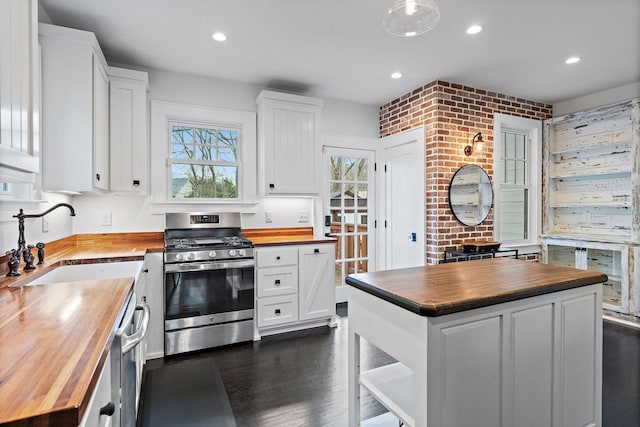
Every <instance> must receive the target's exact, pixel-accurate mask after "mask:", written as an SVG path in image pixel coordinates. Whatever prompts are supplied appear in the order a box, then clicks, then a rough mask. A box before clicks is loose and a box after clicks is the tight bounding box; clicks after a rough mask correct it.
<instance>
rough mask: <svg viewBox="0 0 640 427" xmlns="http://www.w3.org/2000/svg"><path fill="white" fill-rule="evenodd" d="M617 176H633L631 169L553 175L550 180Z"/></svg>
mask: <svg viewBox="0 0 640 427" xmlns="http://www.w3.org/2000/svg"><path fill="white" fill-rule="evenodd" d="M615 175H631V169H629V170H628V171H626V170H625V171H609V172H596V173H584V174H579V173H574V174H566V175H551V176H550V178H551V179H567V178H575V179H580V178H583V179H584V178H587V179H588V178H598V177H601V178H604V177H609V176H615Z"/></svg>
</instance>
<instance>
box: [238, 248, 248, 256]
mask: <svg viewBox="0 0 640 427" xmlns="http://www.w3.org/2000/svg"><path fill="white" fill-rule="evenodd" d="M238 255H240V256H247V250H246V249H240V250H238Z"/></svg>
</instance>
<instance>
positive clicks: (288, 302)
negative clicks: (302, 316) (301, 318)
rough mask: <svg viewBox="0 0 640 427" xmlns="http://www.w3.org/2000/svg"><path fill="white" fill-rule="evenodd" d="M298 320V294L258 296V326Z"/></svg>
mask: <svg viewBox="0 0 640 427" xmlns="http://www.w3.org/2000/svg"><path fill="white" fill-rule="evenodd" d="M297 320H298V294H292V295H285V296H277V297H269V298H258V327H259V328H263V327H266V326H275V325H280V324H283V323H290V322H295V321H297Z"/></svg>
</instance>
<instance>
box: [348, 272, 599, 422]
mask: <svg viewBox="0 0 640 427" xmlns="http://www.w3.org/2000/svg"><path fill="white" fill-rule="evenodd" d="M601 292H602V291H601V285H591V286H585V287H582V288H576V289H570V290H567V291H561V292H557V293H552V294H547V295H541V296H537V297H532V298H527V299H524V300H518V301H514V302H509V303H503V304H498V305H495V306H489V307H484V308H479V309H474V310H469V311H466V312H460V313H454V314H450V315H444V316H440V317H423V316H418V315H416V314H413V313H409V312H408V311H406V310H404V309H402V308H400V307H398V306H395V305H393V304H391V303H388V302H386V301H384V300H382V299H380V298H377V297H374V296H372V295H370V294H367V293H365V292H363V291H360V290H358V289H355V288H349V347H350V348H349V370H350V374H349V376H350V378H349V382H350V385H349V387H350V391H349V407H350V408H349V409H350V411H349V418H350V419H349V421H350V422H349V425H350V426H356V425H362V426H397V425H398V421H402V422H403V423H404V424H403V425H405V426H415V427H425V426H427V425H428V426H431V425H433V426H441V427H467V426H468V427H500V426H504V427H538V426H552V425H553V426H563V427H574V426H575V427H578V426H580V427H583V426H590V427H595V426H600V425H601V418H602V347H601V343H602V320H601V318H600V315H599V313H598V309H599V307H600V305H601V301H602V300H601V298H602V293H601ZM360 337H363V338H365V339H366V340H367V341H368V342H370V343H372V344H374V345H375V346H377V347H378V348H380V349H381V350H383V351H385V352H386V353H388V354H389V355H391V356H392V357H394V358H395V359H396V360H398V362H396V363H392V364H389V365H385V366H381V367H377V368H374V369H370V370H367V371H363V372H359V366H360V363H359V360H360V350H359V348H360V344H359V342H360ZM359 386H360V387H363V388H365V389H366V390H368V391H369V392H370V393H371V394H372V395H373V396H374V397H375V398H376V399H377V400H378V401H379V402H380V403H382V405H384V406H385V407H386V408H387V409H388V410H389V411H390V412H389V413H388V414H385V415H383V416H380V417H376V418H373V419H369V420H362V421H361V420H360V416H359V413H360V410H359V405H360V400H359V396H360V392H359Z"/></svg>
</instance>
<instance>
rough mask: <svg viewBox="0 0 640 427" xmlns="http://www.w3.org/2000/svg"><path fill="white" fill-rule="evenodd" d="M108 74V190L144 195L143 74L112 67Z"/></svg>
mask: <svg viewBox="0 0 640 427" xmlns="http://www.w3.org/2000/svg"><path fill="white" fill-rule="evenodd" d="M108 72H109V81H110V87H109V95H110V97H109V98H110V99H109V121H110V126H109V142H110V163H111V164H110V167H111V185H110V187H111V191H117V192H127V193H138V194H142V195H144V194H146V193H147V188H148V184H147V181H148V173H147V169H148V167H147V158H148V148H147V147H148V142H147V73H143V72H140V71H131V70H123V69H120V68H114V67H109V70H108ZM114 73H117V74H118V75H122V74H125V75H129V74H132V76H131V77H130V78H129V77H120V76H113V74H114Z"/></svg>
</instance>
